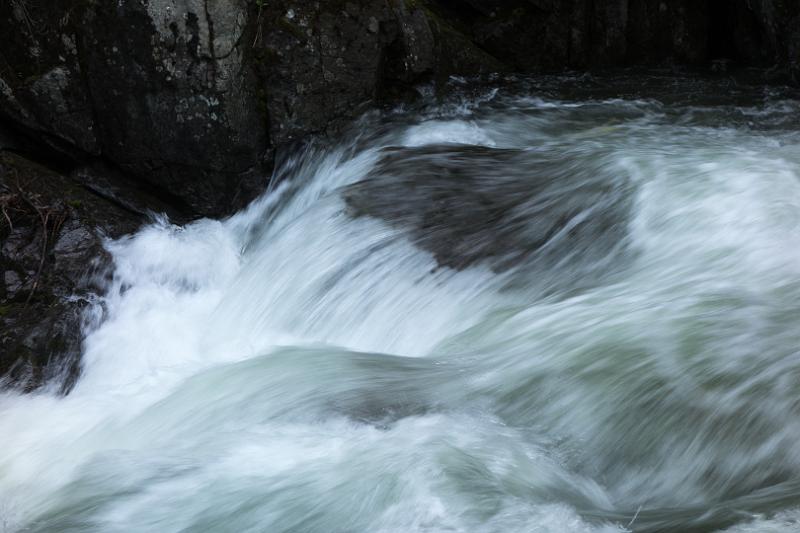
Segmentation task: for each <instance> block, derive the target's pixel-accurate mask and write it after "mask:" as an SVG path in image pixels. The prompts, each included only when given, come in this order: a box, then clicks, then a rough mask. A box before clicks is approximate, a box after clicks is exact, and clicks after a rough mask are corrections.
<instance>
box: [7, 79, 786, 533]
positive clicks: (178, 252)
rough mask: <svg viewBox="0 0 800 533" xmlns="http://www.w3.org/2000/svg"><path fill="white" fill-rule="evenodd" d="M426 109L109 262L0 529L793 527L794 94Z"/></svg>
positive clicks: (568, 89)
mask: <svg viewBox="0 0 800 533" xmlns="http://www.w3.org/2000/svg"><path fill="white" fill-rule="evenodd" d="M453 83H454V84H455V85H457V86H458V85H459V84H461V81H460V80H453ZM422 92H423V94H422V95H421V97H420V99H419V101H417V102H416V103H414V104H408V105H406V106H404V107H401V108H397V109H393V110H388V111H385V112H382V113H372V114H369V115H367V116H365V117H363V118H362V119H361V120H359V121H358V122H357V123H356V124H354V125H353V126H352V127H350V128H348V129H347V130H345V131H343V132H342V133H341V134H340V135H339V136H338V138H339V141H337V142H336V143H327V144H322V143H316V144H314V143H312V144H308V145H306V146H304V147H298V148H296V149H295V150H294V151H292V152H291V153H287V154H284V155H283V156H282V157H281V159H280V161H281V162H280V165H279V167H278V168H277V170H276V172H275V175H274V176H273V177H272V178H271V180H270V186H269V191H268V193H266V194H265V195H264V196H263V197H261V198H260V199H258V200H256V201H255V202H254V203H252V204H251V205H250V206H249V207H247V208H246V209H245V210H243V211H242V212H240V213H238V214H236V215H234V216H232V217H231V218H228V219H226V220H200V221H197V222H194V223H192V224H189V225H186V226H182V227H179V226H176V225H173V224H171V223H170V221H169V220H167V219H165V218H163V217H156V218H154V220H153V222H152V223H151V224H149V225H148V226H146V227H144V228H143V229H142V230H141V231H139V232H138V233H137V234H135V235H132V236H129V237H126V238H123V239H120V240H117V241H109V242H108V243H107V247H108V250H109V251H110V253H111V254H112V256H113V259H114V270H113V276H112V277H111V278H110V281H109V284H108V287H107V290H106V292H105V293H104V294H101V295H98V296H97V300H96V301H95V302H93V305H92V306H91V308H90V312H89V314H88V315H87V320H86V331H85V342H84V348H83V359H82V361H83V363H82V364H83V371H82V375H81V377H80V378H79V380H78V381H77V384H76V386H75V387H74V389H73V390H72V392H71V393H70V394H69V395H67V396H61V395H58V394H56V393H55V392H54V391H55V389H56V388H57V387H56V386H55V385H54V387H53V391H50V390H45V391H41V392H38V393H35V394H27V395H25V394H17V393H14V392H5V393H2V394H0V435H1V436H2V438H1V439H0V532H4V533H5V532H8V533H10V532H16V531H25V532H75V533H77V532H201V531H231V532H270V533H278V532H318V533H331V532H386V533H388V532H397V533H401V532H403V533H405V532H427V533H438V532H476V533H482V532H486V533H488V532H503V533H511V532H520V533H522V532H619V531H681V532H687V531H697V532H700V531H731V532H774V531H800V99H798V96H797V94H796V93H793V92H791V91H790V90H789V89H783V88H764V87H757V86H748V85H746V84H739V83H736V82H734V81H732V80H725V79H723V80H706V81H697V80H692V79H689V78H680V77H679V78H675V77H660V76H648V77H636V76H627V77H626V76H622V77H619V78H616V79H615V80H614V81H611V80H610V79H603V78H592V77H588V76H584V77H579V78H541V79H533V80H523V81H516V82H514V83H508V82H504V83H499V82H498V84H496V85H494V86H492V85H485V84H481V85H476V86H469V85H466V84H464V85H463V86H462V87H461V88H460V89H459V88H456V90H455V92H454V95H453V96H450V97H448V98H445V99H443V100H442V99H439V100H437V99H436V98H434V97H433V96H431V95H428V94H425V91H422Z"/></svg>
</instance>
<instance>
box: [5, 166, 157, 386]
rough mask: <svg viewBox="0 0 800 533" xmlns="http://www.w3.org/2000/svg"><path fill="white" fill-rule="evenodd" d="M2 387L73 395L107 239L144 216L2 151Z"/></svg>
mask: <svg viewBox="0 0 800 533" xmlns="http://www.w3.org/2000/svg"><path fill="white" fill-rule="evenodd" d="M0 211H1V212H0V271H1V272H2V286H0V376H2V379H0V381H1V382H2V383H3V384H6V385H7V384H13V385H15V386H18V387H21V388H24V389H32V388H35V387H37V386H39V385H40V384H42V383H43V382H44V381H47V380H51V379H52V380H53V383H55V384H57V385H58V386H59V387H61V388H62V390H68V389H69V388H70V387H71V385H72V383H73V382H74V380H75V378H76V377H77V375H78V372H79V355H80V345H81V339H82V328H83V327H84V321H85V320H86V317H85V316H84V310H85V308H86V306H87V305H88V302H89V299H90V298H91V297H92V295H93V294H95V293H96V292H98V291H99V290H101V287H102V276H103V275H104V274H105V273H106V270H107V268H108V266H109V263H108V261H109V257H108V256H107V254H106V253H105V252H104V250H103V246H102V241H103V239H104V237H105V236H109V237H114V236H120V235H123V234H125V233H129V232H132V231H134V230H135V229H136V228H137V227H138V226H139V225H140V224H141V222H142V218H141V217H139V216H138V215H135V214H133V213H131V212H129V211H127V210H125V209H122V208H120V207H118V206H116V205H114V204H113V203H111V202H108V201H106V200H104V199H103V198H101V197H99V196H98V195H96V194H93V193H91V192H90V191H88V190H86V189H85V188H84V187H82V186H81V185H80V184H79V183H77V182H75V181H73V180H70V179H69V178H68V177H65V176H63V175H61V174H58V173H56V172H53V171H51V170H49V169H47V168H45V167H42V166H40V165H37V164H35V163H32V162H30V161H28V160H26V159H24V158H22V157H20V156H16V155H13V154H11V153H8V152H0Z"/></svg>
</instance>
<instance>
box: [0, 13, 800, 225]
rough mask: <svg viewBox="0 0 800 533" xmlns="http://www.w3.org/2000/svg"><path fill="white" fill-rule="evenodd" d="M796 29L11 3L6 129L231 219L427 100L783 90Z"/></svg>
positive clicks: (622, 19)
mask: <svg viewBox="0 0 800 533" xmlns="http://www.w3.org/2000/svg"><path fill="white" fill-rule="evenodd" d="M798 17H800V5H799V4H797V3H796V2H785V1H780V0H753V1H745V0H733V1H726V0H710V1H708V2H696V1H694V0H676V1H670V2H666V1H663V0H641V1H636V2H634V1H631V0H608V1H603V2H597V1H590V0H509V1H503V2H500V1H497V0H487V1H477V0H350V1H343V0H342V1H340V0H337V1H326V2H318V1H317V2H305V1H304V2H298V1H296V0H275V1H270V2H255V1H248V0H146V1H141V2H83V1H77V0H54V1H52V2H47V3H46V4H45V3H41V2H30V1H29V0H9V1H7V2H4V3H2V5H0V35H3V38H2V44H3V47H2V54H0V119H3V120H5V121H8V122H13V123H14V124H15V125H16V126H17V127H18V128H20V129H24V131H25V132H26V133H27V134H29V135H31V136H33V137H35V138H37V139H38V141H39V142H40V143H42V144H43V145H46V146H49V147H50V148H52V149H54V150H57V151H59V152H61V153H64V154H67V155H68V156H69V157H71V158H73V159H74V160H77V161H79V162H82V163H83V162H86V161H87V158H89V159H91V158H102V159H103V160H104V161H105V162H106V163H107V164H110V165H112V166H114V167H115V168H117V169H118V170H120V171H122V172H124V173H125V174H126V175H128V176H129V177H131V178H132V179H135V180H138V181H141V182H142V183H145V184H146V185H147V187H149V188H150V189H151V190H152V191H154V192H157V193H159V194H160V195H161V196H162V200H164V201H165V202H167V203H174V204H180V205H175V207H178V208H180V209H182V210H184V211H187V212H190V213H191V214H193V215H195V216H196V215H220V214H224V213H229V212H230V211H231V210H232V209H235V208H237V207H239V206H241V205H242V204H243V203H244V202H246V201H247V200H249V199H251V198H252V197H254V196H255V195H256V194H258V193H259V192H260V191H261V190H263V187H264V186H265V184H266V182H267V180H266V176H267V175H268V174H269V172H270V170H271V166H272V161H273V156H274V154H275V151H276V150H280V149H281V147H283V146H284V145H286V144H288V143H293V142H295V141H297V140H299V139H302V138H303V137H305V136H307V135H308V134H310V133H319V132H324V131H328V130H330V129H331V127H332V126H336V125H337V124H339V123H341V122H342V121H343V120H347V119H349V118H352V117H353V116H356V115H358V114H359V113H360V112H361V111H363V110H364V109H366V108H367V107H369V106H370V105H375V104H376V103H380V102H386V101H388V102H393V101H396V100H397V99H399V98H408V97H411V96H413V93H414V91H413V87H414V86H415V85H416V84H419V83H427V82H434V83H435V84H437V85H439V86H442V85H443V83H442V82H444V81H446V80H447V79H448V78H449V77H450V76H451V75H457V76H471V75H480V74H487V73H491V72H505V71H521V72H532V71H539V70H541V69H545V70H548V69H549V70H554V69H555V70H557V69H564V68H580V69H584V68H595V67H607V66H620V65H631V64H639V65H641V64H648V65H652V64H664V63H668V64H688V65H697V66H703V67H706V68H709V69H710V68H711V67H712V64H714V65H719V64H721V63H719V61H721V60H725V59H728V60H730V61H731V64H732V65H733V66H736V65H758V66H764V67H772V66H774V67H776V68H775V70H774V71H772V72H773V74H774V75H776V76H778V77H780V75H781V73H790V72H791V71H792V69H793V68H794V69H796V68H797V65H798V61H799V60H800V30H798V29H797V28H798V27H800V24H798V22H800V19H799V18H798ZM713 61H717V62H716V63H712V62H713Z"/></svg>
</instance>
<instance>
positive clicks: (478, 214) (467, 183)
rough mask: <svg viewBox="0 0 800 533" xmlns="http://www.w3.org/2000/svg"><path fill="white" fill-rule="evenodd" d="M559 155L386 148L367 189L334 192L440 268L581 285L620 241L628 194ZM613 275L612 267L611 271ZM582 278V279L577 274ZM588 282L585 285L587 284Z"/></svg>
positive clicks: (618, 250) (614, 254)
mask: <svg viewBox="0 0 800 533" xmlns="http://www.w3.org/2000/svg"><path fill="white" fill-rule="evenodd" d="M599 156H600V154H591V155H589V156H586V159H587V161H586V164H585V165H580V167H578V166H576V165H570V164H565V163H564V159H565V158H564V157H563V153H560V152H559V153H552V152H539V151H533V150H518V149H496V148H487V147H484V146H468V145H441V146H425V147H420V148H395V149H387V151H386V153H385V155H384V156H383V158H382V160H381V161H380V162H379V164H378V165H377V166H376V168H375V169H374V170H373V171H372V172H371V173H370V175H369V176H368V177H367V179H366V180H364V181H362V182H359V183H356V184H354V185H352V186H349V187H348V188H347V189H345V191H344V192H343V196H344V199H345V202H346V203H347V206H348V210H349V212H350V214H351V215H352V216H370V217H374V218H378V219H381V220H384V221H386V222H388V223H389V224H391V225H392V226H394V227H397V228H400V229H402V230H404V231H405V232H407V234H408V235H409V237H410V239H411V240H412V242H414V243H415V244H416V245H417V246H419V247H421V248H423V249H425V250H427V251H429V252H430V253H431V254H433V256H434V257H435V258H436V260H437V262H438V263H439V265H441V266H445V267H450V268H454V269H463V268H467V267H470V266H474V265H477V264H481V263H483V264H488V265H489V266H490V267H491V268H493V269H494V270H495V271H498V272H504V271H506V270H508V269H510V268H512V267H523V268H524V269H526V270H528V271H536V272H539V273H541V274H546V273H547V272H548V271H549V270H552V269H554V268H557V269H558V270H560V272H559V277H561V278H567V277H569V276H566V275H564V270H565V269H572V270H574V271H575V272H576V274H575V276H573V277H574V278H575V279H583V278H585V277H586V275H588V274H589V273H590V272H594V271H595V270H596V267H597V265H600V264H602V263H611V262H613V261H614V259H615V258H618V256H620V255H621V254H622V253H623V252H624V250H625V248H626V242H627V225H628V218H629V216H630V198H631V197H632V195H631V194H630V186H629V184H628V182H627V179H626V177H625V176H618V177H616V178H615V177H614V175H613V173H612V172H613V171H610V170H608V169H604V168H603V167H602V163H601V162H595V163H593V162H592V160H593V159H596V160H598V161H600V160H601V159H602V158H601V157H599ZM617 266H618V265H617ZM582 269H586V272H585V273H582V274H577V272H580V271H581V270H582ZM587 281H588V280H587Z"/></svg>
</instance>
